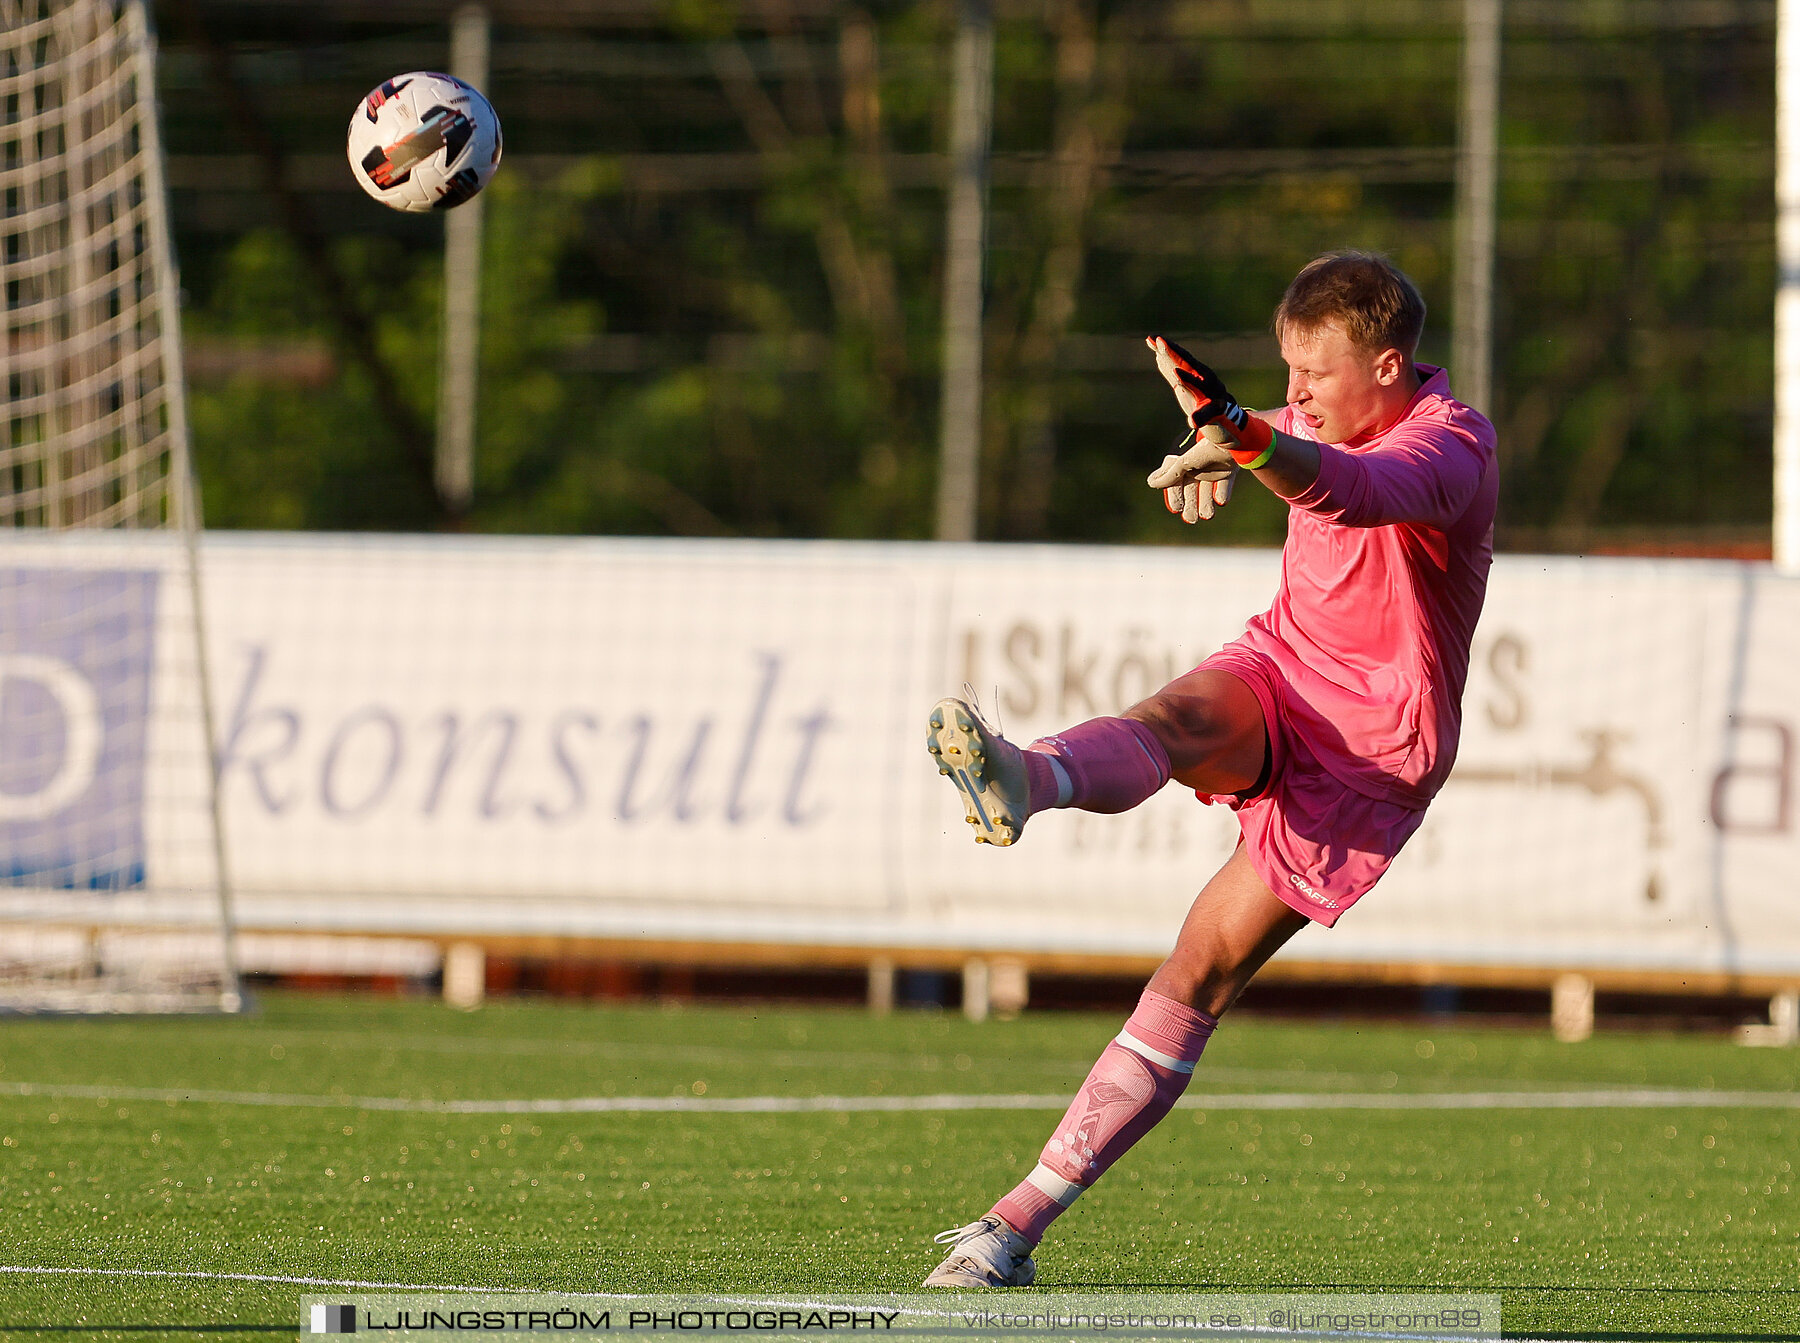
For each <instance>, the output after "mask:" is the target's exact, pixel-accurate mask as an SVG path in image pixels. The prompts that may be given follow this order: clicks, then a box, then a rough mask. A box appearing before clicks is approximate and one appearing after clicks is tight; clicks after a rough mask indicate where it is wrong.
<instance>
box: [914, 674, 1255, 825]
mask: <svg viewBox="0 0 1800 1343" xmlns="http://www.w3.org/2000/svg"><path fill="white" fill-rule="evenodd" d="M926 746H927V749H928V750H930V752H931V754H932V757H933V758H934V759H935V760H936V761H937V767H938V772H939V773H941V774H943V775H945V776H946V777H948V778H949V779H950V781H951V782H952V783H954V784H955V785H956V789H957V791H958V792H959V793H961V794H962V798H963V805H964V807H965V809H966V810H967V812H968V822H969V824H970V825H971V826H973V827H974V828H975V842H976V843H978V844H996V845H1008V844H1011V843H1013V842H1014V841H1016V840H1017V839H1018V837H1019V833H1020V831H1022V830H1023V829H1024V828H1025V821H1026V819H1027V818H1028V817H1030V816H1031V815H1033V814H1034V813H1036V812H1040V811H1044V810H1047V809H1049V808H1052V807H1074V808H1078V809H1079V810H1082V811H1095V812H1104V813H1114V812H1121V811H1129V810H1131V808H1133V807H1135V806H1137V805H1138V804H1139V803H1141V802H1143V801H1145V800H1146V799H1147V798H1149V797H1151V796H1152V795H1153V794H1155V793H1156V792H1157V790H1158V789H1160V788H1161V787H1162V786H1163V785H1164V784H1166V783H1167V782H1168V781H1169V780H1170V779H1171V778H1174V779H1176V780H1178V781H1179V782H1181V783H1183V784H1185V785H1186V786H1188V787H1189V788H1196V789H1199V790H1200V791H1201V792H1205V793H1236V792H1242V791H1244V790H1245V789H1248V788H1250V787H1252V786H1253V785H1254V784H1255V783H1256V781H1257V779H1258V778H1259V777H1261V774H1262V770H1263V766H1264V763H1265V761H1266V760H1267V734H1266V733H1265V731H1264V727H1263V714H1262V707H1261V706H1260V705H1259V704H1258V702H1257V699H1256V696H1255V695H1254V694H1252V693H1251V691H1250V688H1249V687H1248V686H1246V685H1245V684H1244V683H1243V682H1242V681H1240V680H1239V679H1238V678H1237V677H1235V676H1233V675H1231V674H1230V673H1229V672H1223V671H1217V670H1212V669H1207V668H1202V669H1200V670H1197V671H1191V672H1189V673H1187V674H1186V675H1185V676H1180V677H1177V678H1176V679H1175V680H1173V681H1171V682H1170V683H1169V684H1168V685H1166V686H1164V687H1163V688H1162V689H1161V690H1159V691H1157V692H1156V694H1154V695H1152V696H1151V697H1150V698H1149V699H1147V700H1144V701H1143V702H1142V703H1139V704H1136V705H1133V706H1132V707H1131V708H1129V709H1127V710H1126V711H1125V713H1124V714H1123V715H1121V716H1119V717H1117V718H1092V719H1089V720H1088V721H1087V722H1085V723H1078V724H1076V725H1075V726H1074V727H1072V728H1067V729H1065V730H1064V731H1062V732H1058V733H1055V734H1053V735H1051V736H1048V737H1039V738H1038V739H1037V740H1036V741H1034V742H1032V743H1031V744H1030V745H1029V746H1026V747H1025V748H1023V749H1021V748H1019V747H1017V746H1015V745H1013V744H1012V743H1011V742H1010V741H1008V740H1006V738H1005V737H1003V736H1001V735H1000V734H999V733H998V732H996V731H994V729H993V728H992V727H990V726H989V725H988V723H987V722H986V720H985V719H983V718H982V716H981V713H980V711H979V710H977V709H976V708H975V707H974V706H973V705H971V704H969V703H967V702H965V701H963V700H959V699H945V700H939V701H938V703H937V705H936V706H935V707H934V708H933V709H932V711H931V719H930V725H929V728H928V730H927V733H926Z"/></svg>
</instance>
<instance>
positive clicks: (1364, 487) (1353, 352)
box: [925, 252, 1497, 1287]
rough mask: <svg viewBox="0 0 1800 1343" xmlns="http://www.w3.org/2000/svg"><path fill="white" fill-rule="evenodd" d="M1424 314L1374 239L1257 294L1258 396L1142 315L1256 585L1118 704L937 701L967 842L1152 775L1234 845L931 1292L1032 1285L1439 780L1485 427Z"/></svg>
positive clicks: (1488, 520)
mask: <svg viewBox="0 0 1800 1343" xmlns="http://www.w3.org/2000/svg"><path fill="white" fill-rule="evenodd" d="M1424 323H1425V304H1424V301H1423V300H1422V299H1421V298H1420V297H1419V292H1418V290H1417V289H1416V288H1415V287H1414V286H1413V283H1412V281H1410V280H1409V279H1407V278H1406V276H1405V275H1403V274H1402V273H1401V272H1400V271H1399V270H1398V269H1396V268H1395V267H1394V266H1393V265H1392V264H1391V263H1390V262H1389V261H1388V260H1387V259H1386V258H1385V257H1381V256H1378V255H1375V254H1372V253H1367V252H1333V253H1328V254H1326V255H1324V256H1321V257H1318V258H1316V259H1315V260H1313V261H1312V262H1310V263H1309V264H1308V265H1307V266H1306V267H1305V268H1304V269H1303V270H1301V272H1300V273H1299V275H1297V276H1296V277H1295V278H1294V281H1293V283H1292V284H1290V285H1289V286H1288V289H1287V292H1286V294H1285V295H1284V296H1283V297H1282V300H1281V304H1280V306H1279V307H1278V308H1277V309H1276V311H1275V331H1276V334H1277V336H1278V337H1279V338H1280V341H1281V357H1282V359H1283V360H1284V361H1285V362H1286V364H1287V366H1288V370H1289V372H1288V386H1287V402H1288V404H1287V405H1286V406H1284V407H1283V408H1282V409H1280V410H1278V411H1273V412H1268V413H1256V412H1251V411H1247V410H1246V409H1245V408H1244V407H1242V406H1240V405H1239V404H1238V403H1237V401H1236V400H1234V399H1233V398H1232V396H1231V393H1230V392H1228V391H1227V390H1226V388H1225V384H1224V383H1223V382H1222V381H1221V380H1220V379H1219V375H1218V374H1216V373H1214V372H1213V371H1212V370H1211V369H1209V368H1207V367H1206V366H1205V365H1204V364H1201V363H1199V362H1198V361H1196V360H1195V359H1194V358H1192V357H1191V356H1190V355H1188V354H1187V352H1186V351H1184V350H1182V349H1181V348H1180V347H1179V346H1176V345H1173V344H1171V343H1169V342H1168V341H1165V340H1163V339H1162V338H1160V337H1156V336H1152V337H1151V338H1150V340H1149V344H1150V347H1151V349H1152V350H1153V351H1154V352H1155V355H1156V361H1157V366H1158V368H1159V369H1160V370H1161V372H1162V374H1163V376H1164V377H1165V378H1166V379H1167V380H1168V382H1169V385H1170V386H1171V387H1172V388H1173V389H1174V392H1175V396H1176V399H1177V400H1178V401H1179V402H1180V405H1181V408H1182V409H1183V411H1185V412H1186V414H1187V417H1188V421H1189V423H1190V424H1191V425H1192V426H1193V427H1194V428H1195V430H1196V431H1198V433H1197V437H1196V439H1195V446H1194V447H1192V448H1191V449H1189V450H1187V451H1186V452H1184V453H1181V454H1180V455H1177V456H1171V457H1169V458H1168V459H1167V460H1165V461H1164V462H1163V464H1162V466H1161V467H1160V468H1158V469H1157V470H1156V471H1155V472H1153V473H1152V474H1151V476H1150V484H1151V485H1152V486H1153V487H1154V488H1157V489H1160V490H1162V491H1163V492H1164V500H1165V503H1166V504H1167V506H1168V507H1169V509H1170V511H1172V512H1176V513H1179V514H1180V515H1181V516H1182V518H1183V519H1184V520H1185V521H1188V522H1194V521H1197V520H1199V519H1200V518H1203V517H1211V516H1212V514H1213V511H1214V509H1215V508H1216V507H1218V506H1219V505H1222V504H1224V503H1225V502H1226V501H1227V500H1228V499H1229V498H1230V494H1231V487H1232V484H1233V481H1234V479H1235V477H1236V476H1237V474H1238V472H1239V471H1240V470H1242V471H1248V472H1249V473H1250V474H1251V475H1253V476H1255V477H1256V479H1257V481H1258V482H1260V483H1261V484H1262V485H1264V486H1266V487H1267V488H1269V489H1271V490H1273V491H1274V492H1275V493H1276V494H1277V495H1279V496H1280V497H1281V498H1283V499H1285V500H1286V501H1287V503H1288V536H1287V544H1286V546H1285V547H1284V548H1283V550H1282V557H1281V584H1280V586H1279V588H1278V589H1277V590H1276V593H1275V601H1274V604H1273V605H1272V606H1271V607H1270V608H1269V609H1268V611H1267V612H1265V613H1264V614H1262V615H1260V616H1256V617H1254V618H1253V619H1252V620H1251V621H1250V622H1249V624H1248V626H1247V627H1246V628H1245V631H1244V634H1243V636H1242V637H1241V638H1239V639H1237V640H1235V641H1234V642H1232V643H1229V644H1227V645H1226V646H1225V647H1224V648H1222V649H1221V650H1220V651H1219V652H1217V653H1215V654H1213V656H1211V657H1209V658H1207V659H1206V661H1204V662H1202V663H1201V664H1200V665H1199V666H1198V667H1197V668H1195V669H1194V670H1193V671H1190V672H1188V673H1186V674H1185V675H1183V676H1180V677H1177V678H1176V679H1175V680H1174V681H1171V682H1170V683H1169V684H1168V685H1166V686H1164V687H1163V688H1162V689H1161V690H1160V691H1158V692H1157V693H1156V694H1154V695H1152V696H1151V697H1150V698H1149V699H1147V700H1145V701H1143V702H1142V703H1141V704H1137V705H1135V706H1133V707H1132V708H1130V709H1127V710H1126V711H1125V713H1124V714H1123V715H1122V716H1120V717H1118V718H1096V719H1093V720H1092V721H1090V722H1086V723H1081V724H1079V725H1077V726H1075V727H1072V728H1069V729H1067V730H1065V731H1063V732H1060V733H1057V734H1055V735H1053V736H1049V737H1045V738H1042V739H1040V740H1038V741H1035V742H1032V743H1031V744H1030V745H1029V746H1027V747H1025V748H1024V749H1023V750H1021V749H1020V748H1019V747H1017V746H1015V745H1013V744H1012V743H1011V742H1008V741H1007V740H1006V739H1005V738H1003V737H1001V736H999V735H998V734H997V733H995V732H993V731H992V730H991V729H990V728H989V727H988V726H987V724H986V723H984V722H983V721H982V719H981V717H980V716H979V715H978V714H977V712H976V711H975V709H974V708H973V707H972V706H970V705H968V704H965V703H963V702H962V701H960V700H944V701H942V702H941V703H939V704H938V706H937V707H936V708H935V709H934V710H933V711H932V714H931V732H930V747H931V751H932V754H933V755H934V756H935V757H936V758H937V762H938V767H939V769H940V770H941V771H942V772H944V773H945V774H947V775H948V776H949V777H950V778H951V779H952V781H953V782H954V783H955V784H956V787H957V789H958V790H959V791H960V792H961V793H962V795H963V800H964V803H965V804H966V806H967V808H968V811H969V820H970V823H971V824H973V825H974V826H975V827H976V836H975V837H976V839H977V840H978V841H983V842H986V843H991V844H1011V843H1013V842H1014V841H1015V840H1017V839H1018V837H1019V834H1020V832H1021V831H1022V830H1023V828H1024V826H1025V823H1026V821H1027V820H1028V819H1029V818H1030V817H1031V816H1033V815H1035V814H1036V813H1037V812H1040V811H1043V810H1046V809H1047V808H1051V807H1079V808H1081V809H1083V810H1085V811H1097V812H1121V811H1126V810H1128V809H1129V808H1132V807H1135V806H1137V805H1138V804H1139V803H1141V802H1143V801H1144V800H1145V799H1146V798H1148V797H1150V796H1151V794H1153V793H1155V792H1156V791H1157V790H1158V789H1160V788H1161V787H1162V786H1163V785H1164V784H1166V783H1167V782H1168V781H1169V780H1170V779H1174V780H1175V781H1176V782H1178V783H1180V784H1181V785H1182V786H1183V787H1184V788H1192V789H1193V790H1194V791H1195V793H1196V794H1197V795H1198V796H1199V798H1200V800H1201V801H1202V802H1205V803H1212V804H1218V805H1222V806H1227V807H1230V808H1231V809H1232V810H1233V811H1235V812H1236V813H1237V818H1238V822H1239V826H1240V829H1241V830H1242V832H1243V838H1242V840H1241V842H1240V843H1239V844H1238V847H1237V849H1236V850H1235V851H1234V852H1233V853H1232V855H1231V857H1230V858H1228V859H1227V860H1226V861H1225V865H1224V866H1223V867H1221V868H1220V869H1219V871H1218V873H1217V874H1216V875H1214V877H1213V878H1212V880H1211V881H1209V882H1207V884H1206V886H1205V888H1204V889H1203V890H1202V891H1201V892H1200V894H1199V896H1198V898H1196V899H1195V901H1194V904H1193V908H1192V909H1191V910H1190V911H1189V913H1188V915H1187V918H1186V920H1185V921H1184V923H1183V924H1182V928H1181V932H1180V935H1179V936H1178V937H1177V939H1176V942H1175V949H1174V951H1173V952H1172V953H1171V954H1170V955H1169V958H1168V959H1167V960H1166V961H1164V962H1163V963H1162V965H1161V967H1159V968H1158V969H1157V971H1156V973H1155V974H1153V975H1152V976H1151V977H1150V982H1149V986H1148V987H1147V988H1146V989H1145V991H1144V994H1143V997H1142V998H1141V999H1140V1000H1139V1002H1138V1006H1137V1010H1136V1011H1135V1012H1134V1013H1133V1014H1132V1016H1131V1018H1130V1020H1128V1021H1127V1022H1126V1024H1125V1029H1124V1030H1122V1031H1121V1032H1120V1033H1119V1035H1118V1037H1117V1038H1116V1039H1115V1040H1114V1041H1113V1042H1112V1043H1111V1044H1109V1045H1108V1046H1107V1047H1106V1050H1105V1052H1104V1053H1102V1054H1101V1056H1100V1059H1099V1061H1098V1062H1097V1063H1096V1064H1095V1065H1094V1069H1093V1071H1092V1072H1091V1073H1089V1074H1088V1078H1087V1081H1086V1082H1085V1083H1084V1084H1083V1085H1082V1088H1081V1091H1080V1093H1079V1094H1078V1095H1077V1096H1076V1098H1075V1102H1074V1104H1073V1105H1072V1106H1070V1108H1069V1111H1068V1113H1067V1114H1066V1115H1065V1116H1064V1117H1063V1120H1062V1122H1061V1123H1060V1124H1058V1125H1057V1127H1056V1131H1055V1133H1054V1134H1053V1135H1052V1137H1051V1138H1050V1141H1049V1144H1048V1145H1047V1146H1046V1147H1045V1148H1044V1150H1043V1154H1042V1156H1041V1157H1040V1159H1039V1161H1038V1164H1037V1165H1036V1166H1035V1167H1034V1168H1033V1169H1032V1171H1031V1172H1030V1174H1029V1175H1027V1176H1026V1177H1025V1180H1024V1181H1023V1182H1022V1183H1021V1184H1020V1185H1019V1186H1018V1187H1017V1188H1016V1189H1014V1190H1013V1191H1012V1192H1011V1193H1009V1194H1007V1195H1006V1196H1005V1197H1003V1198H1002V1199H1000V1201H999V1202H998V1203H996V1204H995V1205H994V1206H993V1208H992V1210H991V1211H989V1212H988V1213H987V1214H986V1215H985V1216H983V1217H981V1218H980V1219H979V1220H977V1221H975V1222H972V1223H970V1224H969V1225H968V1226H964V1227H959V1228H957V1229H955V1230H953V1231H947V1232H945V1233H944V1234H943V1235H941V1236H939V1237H938V1241H939V1243H940V1244H947V1245H949V1247H950V1249H949V1253H948V1255H947V1257H946V1258H945V1259H944V1261H943V1263H941V1264H940V1265H939V1266H938V1267H937V1269H936V1270H935V1271H933V1272H932V1274H931V1275H930V1276H929V1277H927V1278H926V1279H925V1285H926V1286H931V1287H1003V1286H1024V1285H1026V1284H1028V1283H1030V1282H1031V1281H1032V1280H1033V1278H1034V1276H1035V1274H1036V1268H1035V1266H1034V1265H1033V1262H1032V1259H1031V1252H1032V1250H1033V1249H1034V1248H1035V1247H1036V1245H1037V1243H1038V1242H1039V1240H1040V1239H1042V1237H1043V1235H1044V1232H1045V1230H1046V1229H1047V1228H1048V1227H1049V1226H1050V1224H1051V1222H1053V1221H1054V1220H1055V1219H1056V1218H1057V1217H1058V1216H1059V1215H1060V1214H1061V1213H1062V1212H1063V1211H1064V1210H1066V1209H1067V1208H1068V1207H1069V1206H1070V1205H1071V1204H1072V1203H1074V1202H1075V1200H1076V1199H1077V1198H1078V1197H1079V1196H1080V1195H1081V1193H1082V1191H1083V1190H1085V1189H1087V1188H1089V1187H1090V1186H1091V1185H1092V1184H1093V1182H1094V1181H1095V1180H1096V1179H1098V1178H1099V1176H1100V1175H1101V1174H1102V1173H1103V1172H1104V1171H1105V1170H1106V1169H1107V1168H1108V1167H1109V1166H1111V1165H1112V1164H1113V1163H1114V1162H1115V1161H1117V1160H1118V1159H1119V1158H1120V1157H1121V1156H1122V1155H1124V1153H1125V1152H1126V1150H1127V1149H1129V1148H1130V1147H1131V1145H1132V1144H1133V1143H1135V1142H1136V1141H1137V1140H1138V1139H1139V1138H1140V1137H1142V1136H1143V1135H1144V1134H1145V1133H1146V1132H1148V1131H1149V1129H1150V1128H1151V1126H1152V1125H1154V1124H1155V1123H1156V1122H1157V1121H1158V1120H1159V1119H1161V1118H1162V1117H1163V1115H1165V1114H1167V1113H1168V1112H1169V1109H1170V1107H1171V1106H1173V1105H1174V1103H1175V1100H1176V1098H1177V1097H1179V1096H1180V1094H1181V1093H1182V1091H1183V1090H1184V1089H1185V1088H1186V1086H1187V1083H1188V1078H1189V1075H1190V1074H1192V1072H1193V1070H1194V1064H1195V1062H1196V1061H1197V1060H1198V1059H1199V1057H1200V1051H1201V1050H1202V1049H1203V1048H1204V1047H1205V1045H1206V1041H1207V1039H1208V1037H1209V1036H1211V1034H1212V1032H1213V1029H1214V1027H1215V1026H1217V1024H1218V1019H1219V1016H1220V1014H1221V1013H1223V1012H1224V1011H1225V1009H1226V1008H1228V1007H1229V1006H1230V1005H1231V1003H1232V1001H1233V999H1235V998H1236V997H1237V996H1238V994H1239V993H1240V992H1242V991H1243V988H1244V986H1245V985H1246V984H1247V983H1249V981H1250V978H1251V976H1253V975H1254V974H1255V973H1256V972H1257V971H1258V970H1259V969H1261V968H1262V965H1263V963H1264V962H1266V961H1267V960H1268V959H1269V957H1270V956H1272V955H1273V954H1274V953H1275V951H1276V950H1277V949H1278V948H1280V946H1281V945H1282V944H1283V943H1284V942H1286V941H1287V940H1288V939H1289V938H1290V937H1292V936H1293V935H1294V934H1295V933H1296V932H1298V931H1299V930H1300V929H1301V928H1303V927H1305V926H1306V924H1307V922H1308V921H1309V920H1310V921H1311V922H1314V923H1319V924H1323V925H1325V926H1326V927H1328V928H1329V927H1330V926H1332V925H1333V924H1335V923H1336V922H1337V920H1338V918H1339V917H1340V916H1341V915H1342V914H1343V913H1344V911H1345V910H1347V909H1349V908H1350V906H1351V905H1353V904H1355V903H1356V901H1357V900H1358V899H1360V898H1361V897H1362V896H1363V894H1364V893H1365V892H1367V891H1368V890H1369V888H1370V887H1372V886H1373V885H1374V884H1375V883H1376V881H1378V880H1379V879H1380V877H1381V874H1382V873H1383V872H1384V871H1386V870H1387V867H1388V864H1389V863H1391V862H1392V861H1393V859H1394V856H1395V855H1396V854H1397V853H1399V852H1400V848H1401V846H1402V845H1403V844H1405V843H1406V841H1407V839H1408V838H1409V837H1410V836H1411V835H1412V834H1413V832H1414V831H1416V830H1417V829H1418V828H1419V823H1420V822H1421V821H1422V820H1423V819H1424V816H1425V808H1426V806H1427V805H1428V804H1429V803H1430V802H1431V799H1432V797H1433V795H1434V794H1436V792H1437V790H1438V788H1439V787H1440V786H1442V784H1443V782H1444V779H1445V776H1447V775H1448V774H1449V772H1450V766H1451V764H1452V762H1453V761H1454V759H1455V756H1456V744H1457V737H1458V733H1459V730H1460V727H1461V719H1462V692H1463V683H1464V681H1465V679H1466V676H1467V673H1468V665H1469V641H1470V639H1471V638H1472V637H1473V635H1474V632H1475V621H1476V618H1477V617H1478V616H1479V615H1480V613H1481V603H1482V597H1483V595H1484V593H1485V592H1486V589H1487V576H1488V567H1489V564H1490V562H1491V560H1492V557H1493V523H1494V504H1495V497H1496V491H1497V477H1496V471H1495V462H1494V430H1493V426H1492V425H1490V424H1489V423H1488V422H1487V420H1485V419H1484V418H1483V417H1482V416H1480V415H1479V414H1477V413H1476V412H1475V411H1473V410H1471V409H1470V408H1469V407H1467V406H1465V405H1463V404H1462V403H1461V402H1459V401H1457V400H1456V399H1455V398H1454V397H1453V396H1452V395H1451V394H1450V383H1449V378H1448V376H1447V375H1446V374H1445V371H1444V370H1443V369H1441V368H1433V367H1430V366H1429V365H1425V364H1418V363H1415V362H1414V360H1413V351H1414V349H1415V348H1416V347H1417V345H1418V341H1419V334H1420V331H1421V330H1422V328H1423V327H1424ZM1221 440H1222V441H1221Z"/></svg>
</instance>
